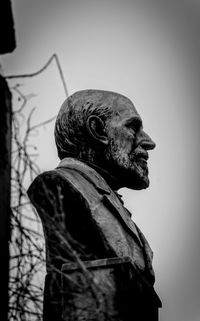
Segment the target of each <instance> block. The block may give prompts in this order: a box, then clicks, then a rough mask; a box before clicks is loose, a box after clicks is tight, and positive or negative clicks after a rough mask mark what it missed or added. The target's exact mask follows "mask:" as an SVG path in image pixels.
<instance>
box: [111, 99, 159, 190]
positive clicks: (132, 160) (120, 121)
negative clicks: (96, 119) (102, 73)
mask: <svg viewBox="0 0 200 321" xmlns="http://www.w3.org/2000/svg"><path fill="white" fill-rule="evenodd" d="M107 130H108V132H107V133H108V137H109V143H108V146H107V150H106V158H107V161H108V162H109V165H110V166H109V168H110V171H111V172H112V174H113V175H114V176H115V177H116V178H117V179H118V181H119V182H120V185H121V186H123V187H128V188H132V189H144V188H147V187H148V186H149V178H148V164H147V160H148V150H151V149H153V148H154V147H155V143H154V142H153V141H152V139H151V138H150V137H149V136H148V135H147V134H146V133H145V132H144V131H143V127H142V120H141V118H140V116H139V114H138V112H137V110H136V109H135V107H134V105H133V104H132V103H131V101H130V100H128V99H125V97H123V98H121V99H120V100H119V102H118V104H117V106H116V107H115V109H114V115H113V117H112V119H111V121H110V122H109V124H108V127H107Z"/></svg>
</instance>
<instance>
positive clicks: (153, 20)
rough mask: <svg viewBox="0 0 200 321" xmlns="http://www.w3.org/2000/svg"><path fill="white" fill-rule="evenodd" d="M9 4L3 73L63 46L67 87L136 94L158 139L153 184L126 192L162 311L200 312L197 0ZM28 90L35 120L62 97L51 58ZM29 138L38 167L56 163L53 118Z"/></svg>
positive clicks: (182, 316)
mask: <svg viewBox="0 0 200 321" xmlns="http://www.w3.org/2000/svg"><path fill="white" fill-rule="evenodd" d="M13 13H14V20H15V27H16V40H17V49H16V50H15V51H14V52H13V53H12V54H9V55H5V56H4V57H3V58H2V59H1V64H2V66H3V69H4V73H5V74H22V73H30V72H34V71H37V70H38V69H40V68H41V67H42V66H43V65H44V64H45V62H46V61H47V60H48V59H49V57H50V56H51V55H52V54H53V53H57V55H58V57H59V59H60V62H61V65H62V69H63V73H64V76H65V80H66V82H67V86H68V90H69V93H70V94H72V93H73V92H75V91H76V90H80V89H86V88H97V89H105V90H112V91H116V92H119V93H121V94H124V95H126V96H128V97H129V98H130V99H131V100H132V101H133V102H134V104H135V106H136V108H137V109H138V111H139V113H140V115H141V116H142V118H143V122H144V129H145V130H146V131H147V132H148V133H149V134H150V135H151V136H152V138H153V140H154V141H155V142H156V143H157V147H156V149H155V150H154V151H152V152H151V153H150V159H149V169H150V179H151V185H150V188H149V189H148V190H145V191H139V192H138V191H137V192H136V191H131V190H127V189H123V190H121V192H122V193H123V195H124V200H125V204H126V206H127V207H128V208H129V209H130V210H131V211H132V213H133V219H134V220H135V222H136V223H137V224H138V225H139V227H140V228H141V230H142V231H143V233H144V234H145V236H146V237H147V239H148V241H149V243H150V245H151V247H152V249H153V250H154V268H155V272H156V290H157V291H158V293H159V295H160V296H161V299H162V301H163V308H162V310H161V312H160V320H161V321H199V320H200V304H199V303H200V277H199V266H200V249H199V242H200V233H199V230H200V213H199V212H200V193H199V190H200V186H199V185H200V171H199V163H200V151H199V145H200V144H199V139H200V129H199V121H200V111H199V101H200V85H199V84H200V81H199V80H200V64H199V57H200V38H199V34H200V0H199V1H198V0H188V1H186V0H185V1H184V0H182V1H181V0H180V1H178V0H174V1H171V0H168V1H155V0H148V1H145V0H132V1H128V0H123V1H118V0H101V1H96V0H82V1H81V0H68V1H67V0H66V1H64V0H57V1H51V0H40V1H39V0H34V1H30V0H15V1H13ZM20 83H23V80H20ZM23 90H24V91H25V92H26V93H31V92H32V93H33V92H34V93H36V94H37V96H36V97H33V98H31V100H30V105H28V107H27V108H29V110H30V109H31V108H32V107H34V106H37V109H36V111H35V114H34V116H33V122H34V123H38V122H40V121H42V120H46V119H48V118H50V117H52V116H54V115H56V114H57V112H58V109H59V107H60V105H61V103H62V102H63V100H64V99H65V93H64V90H63V87H62V83H61V80H60V78H59V74H58V71H57V69H56V66H55V64H52V65H51V66H50V67H49V69H48V70H47V71H45V73H44V74H43V75H40V76H38V77H35V79H31V80H26V81H24V87H23ZM27 113H28V111H27ZM33 139H35V143H36V144H37V146H38V149H39V152H40V157H39V158H38V162H39V164H40V166H41V168H42V169H43V170H46V169H51V168H53V167H55V166H56V165H57V162H58V159H57V157H56V150H55V146H54V141H53V124H52V125H50V126H46V127H45V128H44V129H42V131H41V132H40V133H39V137H35V138H33Z"/></svg>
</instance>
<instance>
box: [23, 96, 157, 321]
mask: <svg viewBox="0 0 200 321" xmlns="http://www.w3.org/2000/svg"><path fill="white" fill-rule="evenodd" d="M55 141H56V146H57V150H58V156H59V158H60V160H61V161H60V163H59V165H58V167H57V168H55V169H54V170H52V171H48V172H44V173H42V174H41V175H39V176H38V177H36V179H35V180H34V181H33V183H32V184H31V186H30V187H29V190H28V195H29V197H30V200H31V202H32V203H33V205H34V206H35V208H36V209H37V212H38V214H39V216H40V218H41V221H42V224H43V228H44V235H45V240H46V266H47V276H46V280H45V290H44V320H45V321H47V320H48V321H49V320H56V321H58V320H59V321H61V320H62V321H68V320H78V321H80V320H81V321H82V320H87V321H90V320H98V321H103V320H115V321H116V320H117V321H131V320H135V321H147V320H148V321H149V320H152V321H156V320H158V310H159V307H161V302H160V299H159V298H158V296H157V294H156V292H155V290H154V287H153V285H154V280H155V278H154V272H153V268H152V251H151V249H150V246H149V244H148V242H147V240H146V239H145V237H144V235H143V234H142V232H141V231H140V229H139V228H138V227H137V225H136V224H135V223H134V222H133V220H132V219H131V213H130V212H129V211H128V210H127V209H126V208H125V207H124V204H123V200H122V199H121V197H120V195H119V194H118V193H117V190H118V189H119V188H122V187H128V188H131V189H136V190H140V189H145V188H147V187H148V186H149V178H148V166H147V161H148V157H149V156H148V151H149V150H152V149H154V147H155V143H154V142H153V141H152V139H151V138H150V137H149V136H148V135H147V134H146V133H145V132H144V131H143V127H142V120H141V117H140V115H139V114H138V112H137V110H136V109H135V107H134V105H133V103H132V102H131V101H130V100H129V99H128V98H126V97H125V96H123V95H120V94H117V93H114V92H109V91H102V90H83V91H79V92H76V93H74V94H73V95H71V96H70V97H68V98H67V99H66V100H65V102H64V103H63V105H62V106H61V109H60V111H59V113H58V116H57V120H56V125H55Z"/></svg>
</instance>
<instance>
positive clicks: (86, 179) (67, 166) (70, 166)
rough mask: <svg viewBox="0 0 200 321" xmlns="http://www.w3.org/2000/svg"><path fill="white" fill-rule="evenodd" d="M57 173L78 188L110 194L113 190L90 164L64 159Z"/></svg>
mask: <svg viewBox="0 0 200 321" xmlns="http://www.w3.org/2000/svg"><path fill="white" fill-rule="evenodd" d="M55 171H56V172H57V173H58V174H59V175H62V177H63V178H65V179H66V180H68V181H69V182H71V183H73V184H74V185H76V186H77V187H78V188H82V187H83V189H84V190H85V189H86V186H87V188H89V189H96V191H100V192H105V193H106V194H107V193H108V194H110V192H111V189H110V187H109V186H108V184H107V182H106V181H105V180H104V178H103V177H102V176H101V175H100V174H99V173H98V172H97V171H96V170H95V169H94V168H92V167H90V166H89V165H88V164H86V163H84V162H82V161H80V160H77V159H74V158H64V159H63V160H62V161H61V162H60V164H59V165H58V167H57V168H56V169H55Z"/></svg>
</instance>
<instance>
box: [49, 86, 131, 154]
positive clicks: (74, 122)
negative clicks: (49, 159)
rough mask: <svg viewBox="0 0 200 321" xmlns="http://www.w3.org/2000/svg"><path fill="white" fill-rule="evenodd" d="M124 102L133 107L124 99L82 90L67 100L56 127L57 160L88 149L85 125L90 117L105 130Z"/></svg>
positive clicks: (97, 91) (96, 91) (87, 133)
mask: <svg viewBox="0 0 200 321" xmlns="http://www.w3.org/2000/svg"><path fill="white" fill-rule="evenodd" d="M125 103H126V104H127V103H129V104H132V103H131V101H130V100H129V99H128V98H126V97H125V96H122V95H120V94H118V93H115V92H111V91H104V90H93V89H89V90H82V91H78V92H76V93H74V94H73V95H71V96H70V97H68V98H67V99H66V100H65V101H64V103H63V104H62V106H61V109H60V111H59V113H58V116H57V120H56V125H55V141H56V146H57V150H58V156H59V158H60V159H62V158H64V157H68V156H69V157H79V156H80V153H82V152H83V150H84V151H86V150H88V148H89V147H91V146H90V145H91V143H92V141H91V135H89V132H88V126H87V122H88V119H89V117H90V116H92V115H93V116H96V117H99V119H101V121H102V124H103V125H104V127H105V128H106V124H107V121H108V120H109V119H111V117H112V115H113V114H114V113H115V112H117V109H118V107H119V106H120V105H124V104H125Z"/></svg>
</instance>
